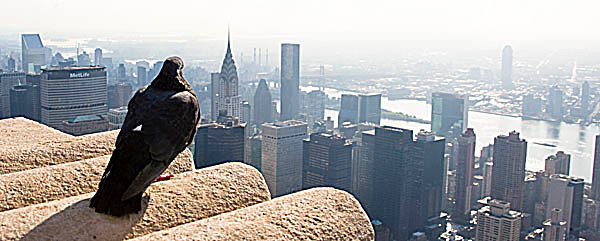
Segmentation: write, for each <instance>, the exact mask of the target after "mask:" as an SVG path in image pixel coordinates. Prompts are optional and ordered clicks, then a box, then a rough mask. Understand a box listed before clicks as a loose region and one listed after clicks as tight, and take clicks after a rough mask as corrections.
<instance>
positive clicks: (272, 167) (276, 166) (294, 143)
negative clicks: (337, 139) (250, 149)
mask: <svg viewBox="0 0 600 241" xmlns="http://www.w3.org/2000/svg"><path fill="white" fill-rule="evenodd" d="M307 134H308V133H307V124H306V123H304V122H301V121H294V120H289V121H285V122H275V123H265V124H263V125H262V135H263V139H262V154H261V155H262V163H261V171H262V173H263V175H264V177H265V181H266V182H267V186H268V187H269V191H270V192H271V196H273V197H277V196H281V195H285V194H288V193H292V192H295V191H299V190H300V189H302V152H303V150H302V141H303V140H304V139H305V138H306V137H307Z"/></svg>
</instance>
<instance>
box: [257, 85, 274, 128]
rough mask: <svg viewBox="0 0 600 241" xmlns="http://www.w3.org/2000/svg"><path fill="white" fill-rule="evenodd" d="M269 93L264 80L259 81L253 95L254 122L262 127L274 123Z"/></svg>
mask: <svg viewBox="0 0 600 241" xmlns="http://www.w3.org/2000/svg"><path fill="white" fill-rule="evenodd" d="M271 101H272V99H271V91H269V86H268V85H267V81H265V79H261V80H260V82H259V83H258V87H256V92H255V93H254V118H253V120H254V122H255V123H256V124H257V125H262V124H263V123H266V122H272V121H274V118H273V108H272V106H271Z"/></svg>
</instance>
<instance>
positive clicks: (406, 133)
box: [357, 126, 425, 240]
mask: <svg viewBox="0 0 600 241" xmlns="http://www.w3.org/2000/svg"><path fill="white" fill-rule="evenodd" d="M362 135H363V137H362V146H361V149H360V156H361V158H360V161H359V164H358V167H359V173H358V179H359V180H358V182H359V183H358V185H359V187H358V191H359V192H358V193H357V196H358V198H359V200H360V202H361V204H362V205H363V207H364V208H365V210H366V211H367V213H368V214H369V217H371V219H378V220H381V221H382V222H383V223H384V224H386V225H387V226H388V227H389V228H390V230H391V233H392V236H393V237H394V238H395V239H398V240H405V239H407V238H408V237H409V235H410V234H411V233H413V232H414V231H416V229H417V228H418V227H420V226H421V224H423V223H424V219H425V217H424V216H422V211H423V209H424V206H425V205H423V203H421V201H422V198H423V195H424V193H425V192H423V191H422V190H421V187H422V185H423V180H422V177H423V168H424V165H425V164H424V161H423V155H422V154H421V152H420V151H419V149H418V147H417V145H414V144H413V132H412V131H411V130H406V129H400V128H394V127H388V126H385V127H376V128H375V130H373V131H366V132H363V134H362Z"/></svg>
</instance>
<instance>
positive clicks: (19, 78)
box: [0, 72, 25, 118]
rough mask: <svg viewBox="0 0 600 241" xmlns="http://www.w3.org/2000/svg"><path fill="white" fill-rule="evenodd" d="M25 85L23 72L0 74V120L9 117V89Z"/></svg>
mask: <svg viewBox="0 0 600 241" xmlns="http://www.w3.org/2000/svg"><path fill="white" fill-rule="evenodd" d="M19 84H25V73H23V72H0V118H6V117H10V89H12V88H13V87H14V86H16V85H19Z"/></svg>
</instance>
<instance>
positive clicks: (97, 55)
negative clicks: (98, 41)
mask: <svg viewBox="0 0 600 241" xmlns="http://www.w3.org/2000/svg"><path fill="white" fill-rule="evenodd" d="M94 65H96V66H102V49H101V48H96V49H95V50H94Z"/></svg>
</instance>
